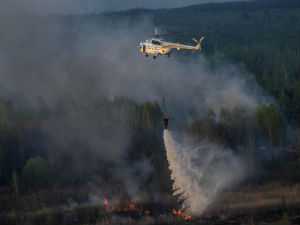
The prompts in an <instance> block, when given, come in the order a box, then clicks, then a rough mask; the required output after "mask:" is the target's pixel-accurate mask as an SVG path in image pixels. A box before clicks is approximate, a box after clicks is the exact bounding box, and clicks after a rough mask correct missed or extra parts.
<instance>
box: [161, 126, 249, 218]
mask: <svg viewBox="0 0 300 225" xmlns="http://www.w3.org/2000/svg"><path fill="white" fill-rule="evenodd" d="M164 143H165V148H166V152H167V159H168V163H169V169H170V171H171V179H172V180H173V182H174V183H173V190H174V195H179V196H180V197H179V198H180V200H183V206H182V208H183V209H186V210H187V211H188V212H189V213H191V214H193V215H200V214H201V213H203V212H204V210H205V209H206V208H207V207H208V206H209V205H210V204H211V203H212V202H213V201H214V200H216V198H217V197H218V196H219V194H220V193H221V192H222V191H223V190H225V189H227V188H230V187H232V186H233V185H234V184H236V183H237V182H239V181H240V180H241V179H242V178H243V176H244V173H245V168H244V167H243V165H242V163H241V161H240V160H239V159H238V158H237V157H236V156H234V155H233V154H232V152H231V151H230V150H226V149H221V148H219V147H217V146H214V145H212V144H207V143H204V144H199V145H194V144H193V142H192V141H187V142H186V143H183V144H182V145H181V144H179V143H177V142H176V141H175V140H174V138H173V135H172V133H170V132H169V131H168V130H164Z"/></svg>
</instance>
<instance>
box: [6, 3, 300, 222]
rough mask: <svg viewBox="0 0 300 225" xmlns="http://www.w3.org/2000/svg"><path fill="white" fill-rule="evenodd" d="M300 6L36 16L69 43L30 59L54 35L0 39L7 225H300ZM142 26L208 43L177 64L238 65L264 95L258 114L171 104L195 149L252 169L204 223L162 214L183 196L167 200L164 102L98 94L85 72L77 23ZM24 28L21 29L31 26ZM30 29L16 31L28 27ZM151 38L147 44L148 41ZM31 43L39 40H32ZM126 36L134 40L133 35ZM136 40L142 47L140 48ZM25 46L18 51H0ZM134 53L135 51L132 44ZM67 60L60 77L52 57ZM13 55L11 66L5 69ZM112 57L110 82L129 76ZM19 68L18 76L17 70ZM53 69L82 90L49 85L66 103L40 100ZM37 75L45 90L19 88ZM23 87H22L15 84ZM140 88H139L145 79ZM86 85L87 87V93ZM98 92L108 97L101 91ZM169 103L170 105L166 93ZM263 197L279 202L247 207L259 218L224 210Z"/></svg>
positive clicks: (181, 55) (175, 121) (173, 124)
mask: <svg viewBox="0 0 300 225" xmlns="http://www.w3.org/2000/svg"><path fill="white" fill-rule="evenodd" d="M299 7H300V3H299V1H296V0H286V1H280V0H276V1H271V0H257V1H246V2H229V3H207V4H202V5H195V6H189V7H183V8H174V9H155V10H148V9H143V8H137V9H132V10H127V11H121V12H106V13H91V14H86V15H59V16H57V15H55V16H54V15H52V16H48V17H46V18H41V19H40V23H41V24H37V25H34V26H33V29H39V28H40V27H43V28H44V27H49V29H51V27H52V26H53V24H57V23H59V24H60V29H61V30H63V35H61V33H59V35H57V36H59V39H58V40H63V41H61V42H60V41H58V44H57V43H56V42H53V43H54V44H52V42H51V41H50V42H51V49H50V50H49V49H43V50H44V51H42V50H41V51H39V50H33V53H32V55H31V54H28V55H27V54H25V53H24V52H23V51H29V50H28V49H30V48H31V47H32V46H34V45H35V44H36V45H38V44H40V42H43V41H44V40H46V41H47V42H48V38H49V39H51V38H53V36H49V34H50V32H49V33H48V31H47V32H41V33H37V35H36V36H35V35H34V34H30V35H28V33H26V32H25V35H26V38H25V39H24V40H22V41H20V43H19V42H18V41H16V42H14V41H15V40H13V41H12V42H9V44H7V43H8V41H7V40H10V39H11V37H9V36H8V38H7V37H6V36H5V35H4V36H3V37H1V38H0V82H1V83H2V84H0V89H2V90H1V91H0V223H1V224H114V223H120V224H121V222H122V224H126V223H128V224H176V223H177V224H185V223H186V224H206V221H207V220H210V219H211V220H213V221H218V222H219V223H220V224H222V221H223V222H226V223H227V224H253V221H252V220H255V221H257V223H263V222H266V221H267V224H271V223H272V224H297V222H299V218H300V217H299V185H300V184H299V166H300V155H299V154H300V108H299V105H300V103H299V99H300V81H299V74H300V73H299V69H300V66H299V63H300V56H299V47H300V14H299ZM144 18H147V20H150V21H151V25H149V27H150V28H151V29H152V28H154V27H159V29H160V30H161V31H163V32H178V31H183V33H182V34H176V35H174V36H172V37H168V38H167V39H168V40H171V41H172V40H174V39H175V40H176V41H178V42H184V43H189V44H192V40H191V37H195V38H200V36H202V35H203V36H205V42H204V43H203V46H202V52H201V53H194V52H178V53H176V54H174V55H172V56H171V57H173V58H174V60H179V61H182V62H180V63H188V61H190V60H193V59H194V58H195V57H198V56H197V55H196V54H200V55H202V56H203V57H205V58H206V60H207V65H206V67H209V68H206V69H207V70H208V71H210V72H211V73H217V72H218V71H219V69H220V68H221V67H222V66H223V65H224V63H225V64H230V65H237V67H238V68H241V70H242V71H247V74H250V75H249V76H248V75H247V77H244V78H243V77H241V78H238V79H242V80H244V79H245V80H246V81H245V85H246V88H249V90H251V89H253V90H254V89H255V90H258V91H257V92H259V95H260V96H263V97H262V98H260V97H259V100H258V101H257V103H256V104H255V107H251V109H249V108H248V107H247V106H244V105H241V104H236V105H234V107H226V104H225V103H224V105H223V106H221V107H219V108H218V110H216V108H213V107H209V105H208V106H205V109H204V106H201V105H197V106H196V107H194V106H193V108H192V109H190V110H189V111H188V116H180V114H176V113H174V115H172V110H173V108H172V109H171V107H172V106H170V111H169V113H170V115H169V116H170V129H172V128H173V129H174V130H177V131H180V132H181V133H182V134H184V135H186V136H189V137H192V138H193V140H194V141H195V142H196V143H206V142H208V143H214V144H215V145H216V146H218V147H220V148H222V149H231V150H232V154H233V155H235V156H237V157H239V158H241V159H242V161H243V162H244V163H245V164H247V172H246V174H247V175H246V176H245V177H246V178H245V179H243V180H242V181H241V182H239V184H238V185H237V187H236V189H235V190H233V191H232V190H226V191H227V192H225V193H226V194H227V195H226V194H224V195H222V196H221V197H220V201H216V202H215V203H214V204H212V205H211V207H209V208H208V210H207V212H205V213H206V214H204V216H202V217H195V219H192V220H181V219H180V218H176V219H174V218H173V217H172V218H171V216H168V218H164V217H159V216H158V215H159V214H164V213H166V212H169V211H171V210H172V209H173V208H178V207H180V201H178V196H176V195H175V196H174V195H172V193H173V190H172V185H173V181H172V180H171V179H170V173H171V172H170V170H169V168H168V161H167V156H166V153H165V147H164V140H163V127H162V122H161V119H162V116H163V114H164V113H165V112H164V109H163V107H162V104H161V101H160V97H158V98H156V99H149V100H147V99H145V98H143V99H142V100H141V99H135V98H134V97H132V95H128V96H123V95H122V94H120V95H118V93H117V95H114V96H113V97H110V96H101V95H100V96H99V95H98V94H94V92H96V91H98V89H97V90H93V87H94V84H93V83H95V82H96V78H95V77H94V76H95V75H94V73H95V72H94V71H93V70H92V69H91V67H90V65H91V64H92V63H94V64H97V63H98V62H97V61H96V60H95V61H94V60H92V61H91V62H88V63H87V64H84V63H86V61H89V60H90V58H87V59H83V58H84V57H85V56H86V55H88V53H86V52H85V51H84V50H82V49H81V48H78V46H76V43H77V41H78V40H81V39H80V38H82V37H81V36H80V34H78V33H76V32H77V31H81V28H80V27H81V26H85V25H86V24H90V23H92V24H96V25H97V26H99V27H106V28H105V29H108V28H110V27H111V26H112V27H114V26H115V24H117V25H116V27H118V23H119V21H127V24H129V26H131V24H133V25H132V27H135V25H134V24H135V23H136V21H138V20H142V19H144ZM34 20H35V18H34ZM30 22H31V20H30ZM24 24H25V26H26V22H24ZM24 24H22V23H21V24H19V25H18V27H20V29H21V27H23V26H24ZM44 24H46V25H44ZM0 26H1V25H0ZM149 27H143V28H142V29H143V30H148V31H146V32H145V33H144V34H147V35H148V34H149V35H151V34H152V33H151V32H152V30H149ZM16 29H17V28H16ZM101 29H102V28H101ZM60 32H61V31H60ZM17 34H19V33H17ZM101 34H102V33H101ZM117 34H118V33H117ZM147 35H145V36H144V38H145V39H146V38H149V36H147ZM45 36H46V37H45ZM130 37H131V36H130ZM139 37H141V36H139ZM6 38H7V39H6ZM27 38H28V39H27ZM55 38H56V37H55ZM115 38H116V39H114V41H117V40H121V39H122V38H123V37H122V36H121V35H120V36H119V37H115ZM32 39H33V40H34V44H31V42H30V41H31V40H32ZM124 39H125V41H126V40H127V39H126V37H124ZM83 40H84V41H86V39H84V38H83ZM138 41H139V40H135V42H136V43H137V44H136V45H138ZM29 43H30V44H29ZM92 43H93V42H92ZM115 43H116V42H110V43H109V44H108V45H109V46H111V45H115ZM122 44H123V45H124V42H122ZM125 44H126V42H125ZM42 45H43V44H41V46H42ZM20 46H25V47H20ZM53 46H54V47H53ZM62 46H66V47H62ZM91 46H92V47H91ZM91 46H88V47H91V48H93V44H91ZM19 47H20V48H21V50H20V52H21V51H22V52H21V53H19V52H18V54H16V55H13V54H11V55H10V54H8V55H9V56H7V54H4V52H5V53H6V52H13V51H15V49H17V48H19ZM27 47H28V49H27ZM117 47H118V44H116V46H114V47H111V48H113V50H112V51H116V52H117V53H118V51H117V50H115V48H117ZM95 48H96V47H95ZM33 49H34V48H33ZM41 49H42V47H41ZM126 50H127V48H126ZM131 50H132V51H136V52H137V47H136V49H131ZM18 51H19V50H18ZM80 51H82V52H83V53H82V52H80ZM104 51H105V49H104ZM66 52H67V53H66ZM78 52H79V53H78ZM81 53H82V55H80V54H81ZM122 54H125V53H122ZM136 54H138V53H136ZM66 55H67V57H69V58H68V60H66V62H63V66H64V67H63V69H59V68H58V69H57V67H56V65H57V64H55V63H56V59H57V58H59V59H61V58H63V57H64V56H66ZM195 55H196V56H195ZM130 56H131V55H129V56H128V58H130ZM22 57H24V58H25V59H26V60H23V58H22ZM88 57H89V56H88ZM108 57H110V56H108ZM113 57H114V55H113V56H112V58H113ZM140 57H143V56H140ZM11 58H14V60H13V61H10V60H11ZM125 58H126V56H125ZM54 59H55V60H54ZM101 59H102V58H101V57H99V60H101ZM134 59H135V58H134ZM22 60H23V61H22ZM42 60H46V63H44V62H43V61H42ZM76 60H78V61H76ZM97 60H98V58H97ZM110 60H111V61H103V63H99V64H101V66H102V68H106V67H108V70H111V73H109V76H112V75H113V74H114V73H115V71H117V72H116V73H120V74H121V73H122V70H124V74H125V71H127V69H126V68H121V69H120V71H119V70H116V69H115V68H114V67H117V66H118V65H116V64H114V63H111V64H110V62H114V59H110ZM128 60H130V59H125V62H131V61H128ZM147 60H148V59H147ZM57 61H59V60H57ZM74 61H75V62H78V65H77V64H76V63H73V62H74ZM12 62H13V63H12ZM32 62H35V63H37V64H40V65H39V68H37V69H36V68H35V66H34V65H35V63H32ZM53 62H54V63H53ZM106 62H108V63H107V64H106ZM176 62H177V61H176ZM59 63H60V62H59ZM4 64H6V65H8V66H7V67H8V69H7V70H4V69H3V70H2V68H4V66H3V67H1V66H2V65H4ZM79 64H80V65H79ZM125 64H126V63H125ZM32 65H33V66H32ZM41 65H42V66H41ZM58 65H61V64H58ZM81 65H83V66H82V67H80V66H81ZM122 65H123V64H122ZM180 65H181V64H180ZM17 67H19V68H20V69H15V68H17ZM50 67H53V68H55V69H53V68H51V70H52V69H53V71H54V72H55V73H56V75H55V77H60V74H58V73H62V74H68V76H66V78H65V81H66V82H68V79H72V80H73V79H75V81H76V83H75V82H71V83H69V84H68V83H67V84H65V83H64V84H63V85H62V86H63V87H66V88H69V89H71V90H72V91H70V92H64V91H62V92H60V89H57V90H56V89H53V90H52V91H53V92H54V93H55V92H56V91H57V93H59V94H61V96H59V98H58V99H56V98H54V97H53V99H54V100H53V99H51V101H48V100H47V97H45V96H51V98H52V94H49V93H48V92H47V95H43V94H41V93H42V92H43V91H44V90H45V89H47V85H46V84H45V83H47V82H49V83H51V82H52V77H51V74H52V72H51V73H49V74H48V72H45V71H46V70H50ZM40 68H42V69H40ZM26 71H27V72H26ZM138 71H140V72H141V71H142V70H138ZM229 71H230V70H229ZM35 73H36V74H37V75H36V76H43V77H44V78H43V79H45V80H43V82H37V83H33V84H34V85H38V86H40V87H37V86H34V85H32V86H28V89H26V88H24V89H23V87H24V86H25V87H26V85H27V84H29V82H32V81H31V80H32V79H34V77H35V75H32V74H35ZM100 73H102V72H101V71H100ZM103 73H107V72H104V71H103ZM48 75H49V76H48ZM182 75H184V74H182ZM242 75H243V74H242ZM62 76H63V75H62ZM78 76H80V78H78ZM20 77H21V78H20ZM55 77H54V78H55ZM73 77H74V78H73ZM54 78H53V79H54ZM17 79H20V80H19V81H18V83H16V84H17V85H16V86H13V85H12V84H15V83H13V82H16V80H17ZM84 79H90V81H89V82H86V81H84ZM101 79H102V80H101V81H100V83H101V82H103V83H105V81H106V80H105V77H104V78H101ZM168 79H169V77H168ZM220 79H221V78H220ZM44 82H45V83H44ZM136 83H137V85H138V83H139V81H138V80H137V81H136ZM30 84H31V83H30ZM81 84H84V85H85V84H87V85H86V87H85V86H84V88H83V86H81ZM9 85H11V86H9ZM18 85H19V86H18ZM106 85H109V83H108V84H106ZM118 85H120V86H122V84H118ZM123 85H126V84H125V83H124V84H123ZM168 85H169V84H167V85H166V86H167V87H166V88H168ZM4 86H5V87H7V90H9V91H6V89H4V88H3V87H4ZM12 86H13V88H18V87H20V90H18V91H15V92H14V90H13V88H12V89H9V88H11V87H12ZM170 86H172V82H170ZM21 87H22V88H21ZM55 88H56V86H55ZM101 88H103V90H106V89H105V88H106V87H105V86H103V87H101ZM101 88H99V89H100V91H99V92H101ZM32 89H36V90H37V94H36V93H35V92H34V91H32V92H31V90H32ZM69 89H68V90H69ZM137 89H138V87H137ZM22 91H24V92H22ZM29 92H30V94H28V96H26V95H27V93H29ZM103 92H104V91H103ZM254 92H255V91H254ZM12 93H13V94H12ZM45 93H46V90H45ZM87 93H88V94H87ZM136 93H137V94H138V92H136ZM179 93H181V92H179ZM35 94H36V95H37V97H36V96H34V95H35ZM22 95H24V96H25V97H26V98H25V97H24V96H22ZM16 96H17V97H16ZM19 96H22V97H19ZM53 96H54V94H53ZM35 97H36V98H35ZM44 97H45V99H44ZM28 99H30V101H28V102H29V103H28V104H27V100H28ZM265 99H267V100H265ZM166 101H167V104H168V97H167V99H166ZM170 101H171V100H170ZM32 102H33V104H31V103H32ZM170 104H171V103H170ZM172 104H173V103H172ZM174 111H175V110H174ZM199 111H200V113H198V112H199ZM184 135H183V136H184ZM118 149H120V150H118ZM269 190H272V191H270V192H268V191H269ZM231 191H232V192H231ZM264 193H268V194H269V195H272V197H270V199H271V200H272V201H273V200H274V202H272V201H271V200H270V199H267V200H266V202H267V203H266V204H265V205H264V204H263V203H257V202H259V201H258V200H257V199H255V200H257V202H255V201H254V200H253V202H255V203H253V204H254V207H253V208H251V207H250V206H249V207H250V208H251V210H252V211H251V210H250V209H249V208H247V207H248V206H247V207H245V208H243V207H240V208H238V209H237V210H236V212H234V213H233V212H231V211H230V210H229V208H230V204H231V202H234V201H237V202H238V201H240V202H243V201H247V200H249V199H251V198H252V197H253V196H254V197H253V198H256V196H260V195H263V196H264ZM270 193H271V194H270ZM268 194H266V195H268ZM141 196H142V197H141ZM242 196H243V197H242ZM248 198H249V199H248ZM257 198H259V197H257ZM104 199H114V200H112V201H115V202H116V204H118V205H119V206H120V207H121V208H122V207H123V206H124V207H125V205H127V204H128V205H129V204H131V202H133V201H134V202H135V204H136V205H135V206H134V207H133V209H137V208H143V209H147V210H149V213H148V211H146V210H144V211H143V214H145V215H148V214H150V215H151V216H152V217H153V218H154V219H151V218H148V220H147V221H146V220H145V221H142V222H141V220H142V219H140V218H141V216H140V214H139V215H138V216H137V215H136V214H135V213H133V212H131V213H132V214H130V216H129V217H130V218H131V219H130V221H129V220H128V221H127V222H126V223H125V222H124V221H120V220H115V218H113V219H111V215H106V214H105V210H107V209H106V208H105V207H107V206H106V203H105V202H104V205H103V200H104ZM228 199H229V200H228ZM230 199H231V200H230ZM277 199H279V200H278V202H279V203H278V202H277ZM268 200H270V202H271V203H270V204H269V201H268ZM222 201H223V203H222ZM228 201H229V202H230V201H231V202H230V203H228ZM249 201H250V200H249ZM220 202H221V203H220ZM218 203H220V204H218ZM256 203H257V205H255V204H256ZM241 205H242V204H241ZM130 207H131V206H129V210H127V211H130ZM255 208H257V210H255ZM226 210H227V211H226ZM243 210H245V211H246V213H245V212H244V211H243ZM121 211H122V210H121ZM124 211H125V212H120V216H122V215H123V214H124V215H126V216H127V215H128V214H127V211H126V210H124ZM137 211H138V210H137ZM228 211H229V212H228ZM122 213H123V214H122ZM139 213H140V212H139ZM214 213H215V214H218V215H219V216H217V215H215V214H214ZM173 214H174V213H173ZM236 215H238V216H236ZM245 215H246V216H245ZM249 215H250V216H249ZM175 216H176V213H175ZM243 216H244V217H243ZM126 218H127V217H126ZM231 218H234V219H231ZM236 218H241V219H236ZM109 219H111V221H110V220H109ZM116 221H118V222H116ZM230 221H231V222H230ZM237 221H238V222H237ZM278 221H279V222H278ZM254 223H255V222H254ZM212 224H215V223H212ZM216 224H217V223H216Z"/></svg>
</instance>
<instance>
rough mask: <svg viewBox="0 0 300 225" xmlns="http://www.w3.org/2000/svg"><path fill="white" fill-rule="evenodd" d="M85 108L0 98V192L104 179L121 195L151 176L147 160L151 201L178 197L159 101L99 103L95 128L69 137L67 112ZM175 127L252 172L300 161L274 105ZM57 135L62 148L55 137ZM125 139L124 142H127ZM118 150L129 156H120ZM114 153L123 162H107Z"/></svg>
mask: <svg viewBox="0 0 300 225" xmlns="http://www.w3.org/2000/svg"><path fill="white" fill-rule="evenodd" d="M71 105H72V104H71ZM81 110H82V105H73V107H71V106H70V105H69V104H64V106H63V107H62V108H58V109H57V110H56V111H55V112H53V111H52V112H51V111H46V110H45V109H43V110H41V111H38V112H32V111H31V112H29V111H26V110H20V109H17V108H15V107H14V106H13V105H12V104H11V103H10V102H8V101H4V100H1V101H0V186H1V187H2V188H3V187H6V188H8V189H9V190H10V192H12V193H16V194H18V193H19V192H20V191H34V190H38V189H40V188H49V187H62V186H70V185H71V186H82V185H85V184H86V183H88V182H91V181H93V182H97V180H99V182H100V185H104V186H106V187H107V188H108V187H109V188H110V189H111V190H113V191H112V192H116V193H118V191H121V190H123V189H124V186H126V184H124V180H123V178H122V176H125V177H124V178H125V179H127V178H126V176H127V175H128V171H127V169H128V168H130V175H129V176H133V175H134V176H136V175H137V174H138V176H144V174H143V173H144V172H145V171H143V169H142V170H141V168H140V167H135V166H134V165H135V164H137V165H138V163H139V162H141V161H145V160H146V161H147V162H149V164H150V165H151V168H152V169H151V172H150V173H148V174H147V178H146V179H145V180H143V181H142V182H138V183H139V186H138V187H137V188H138V189H140V190H143V192H145V193H147V194H149V196H150V197H151V193H153V190H158V191H159V192H161V193H168V194H170V193H171V186H172V183H171V181H170V179H169V176H170V174H169V170H168V165H167V160H166V156H165V150H164V146H163V140H162V125H161V117H162V113H161V110H160V107H159V105H158V104H157V103H151V102H146V103H143V104H137V103H135V102H134V101H132V100H128V99H123V98H117V99H114V100H103V101H100V102H97V103H95V104H93V106H92V109H91V108H90V109H84V110H83V111H84V112H85V111H91V112H92V113H91V114H90V113H89V112H88V113H87V114H84V115H83V116H84V117H87V118H88V121H89V122H91V124H92V125H89V122H84V123H81V122H80V121H78V123H79V129H81V130H82V132H80V134H81V135H82V136H83V137H77V136H76V132H77V131H76V129H77V128H76V126H75V127H72V130H71V131H70V130H69V129H66V128H65V127H64V126H65V124H67V123H65V122H63V120H68V119H69V117H70V115H69V114H68V112H72V113H74V112H75V114H76V113H79V112H81ZM65 116H66V117H65ZM76 118H77V117H76ZM179 120H180V119H179ZM49 121H50V122H51V123H56V124H59V123H61V124H62V126H59V125H58V126H55V129H54V133H52V132H50V131H51V130H52V128H50V127H49V124H48V123H49ZM71 121H73V120H71ZM174 122H175V121H172V123H174ZM176 122H177V123H180V124H184V125H183V130H184V131H185V132H186V133H187V134H189V135H190V136H192V137H195V138H196V139H197V141H199V142H205V141H208V142H212V143H215V144H217V145H219V146H221V147H224V148H231V149H233V150H234V152H235V154H238V155H239V156H240V157H244V158H246V159H247V160H246V161H248V162H249V165H251V167H252V169H253V172H255V169H254V168H260V169H261V168H263V170H264V171H270V172H271V171H274V170H276V171H278V170H279V171H285V170H286V169H291V168H294V166H297V163H299V157H298V158H297V157H295V156H297V154H295V153H293V152H289V151H287V150H290V149H294V148H295V146H296V147H299V143H297V136H296V135H295V133H289V134H288V135H287V129H286V128H287V126H286V122H285V119H284V117H283V114H282V113H281V112H280V111H279V109H278V108H277V107H276V106H275V105H260V106H258V107H257V109H256V110H255V112H254V113H249V112H248V111H246V110H245V109H243V108H241V107H237V108H236V109H234V110H232V111H229V110H226V109H222V110H221V111H220V113H219V114H218V115H216V113H215V112H214V111H213V110H210V111H209V112H208V113H207V115H206V116H205V117H203V118H202V119H197V120H193V121H190V122H186V121H182V122H179V121H178V119H177V121H176ZM45 125H47V126H46V128H45ZM69 132H72V134H71V135H72V138H70V137H69V136H70V134H69ZM56 133H58V135H59V136H61V137H62V140H63V144H61V143H60V142H59V139H56V136H55V135H56ZM86 133H94V134H96V135H97V136H98V137H99V139H100V140H101V142H100V144H99V145H89V143H88V142H90V141H92V140H94V139H95V138H97V137H92V138H91V139H90V138H89V136H87V137H85V134H86ZM122 135H125V137H124V140H125V139H126V142H124V143H123V141H120V140H122ZM298 138H299V137H298ZM119 141H120V144H118V142H119ZM117 148H119V150H120V149H122V151H125V154H121V157H120V155H118V154H120V153H118V151H119V150H118V149H117ZM111 153H113V157H115V158H116V159H111V158H109V157H106V156H105V155H110V154H111ZM297 160H298V161H297ZM120 164H121V166H120ZM122 165H123V166H122ZM292 170H293V169H292ZM112 171H115V172H116V173H117V174H118V176H115V173H114V172H112ZM122 174H124V175H122ZM290 174H291V175H293V173H290ZM128 179H129V178H128Z"/></svg>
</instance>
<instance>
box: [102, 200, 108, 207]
mask: <svg viewBox="0 0 300 225" xmlns="http://www.w3.org/2000/svg"><path fill="white" fill-rule="evenodd" d="M103 203H104V205H105V206H106V207H107V206H108V200H107V198H104V201H103Z"/></svg>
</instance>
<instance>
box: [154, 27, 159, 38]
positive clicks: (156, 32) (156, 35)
mask: <svg viewBox="0 0 300 225" xmlns="http://www.w3.org/2000/svg"><path fill="white" fill-rule="evenodd" d="M154 31H155V37H159V35H158V31H157V28H155V30H154Z"/></svg>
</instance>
